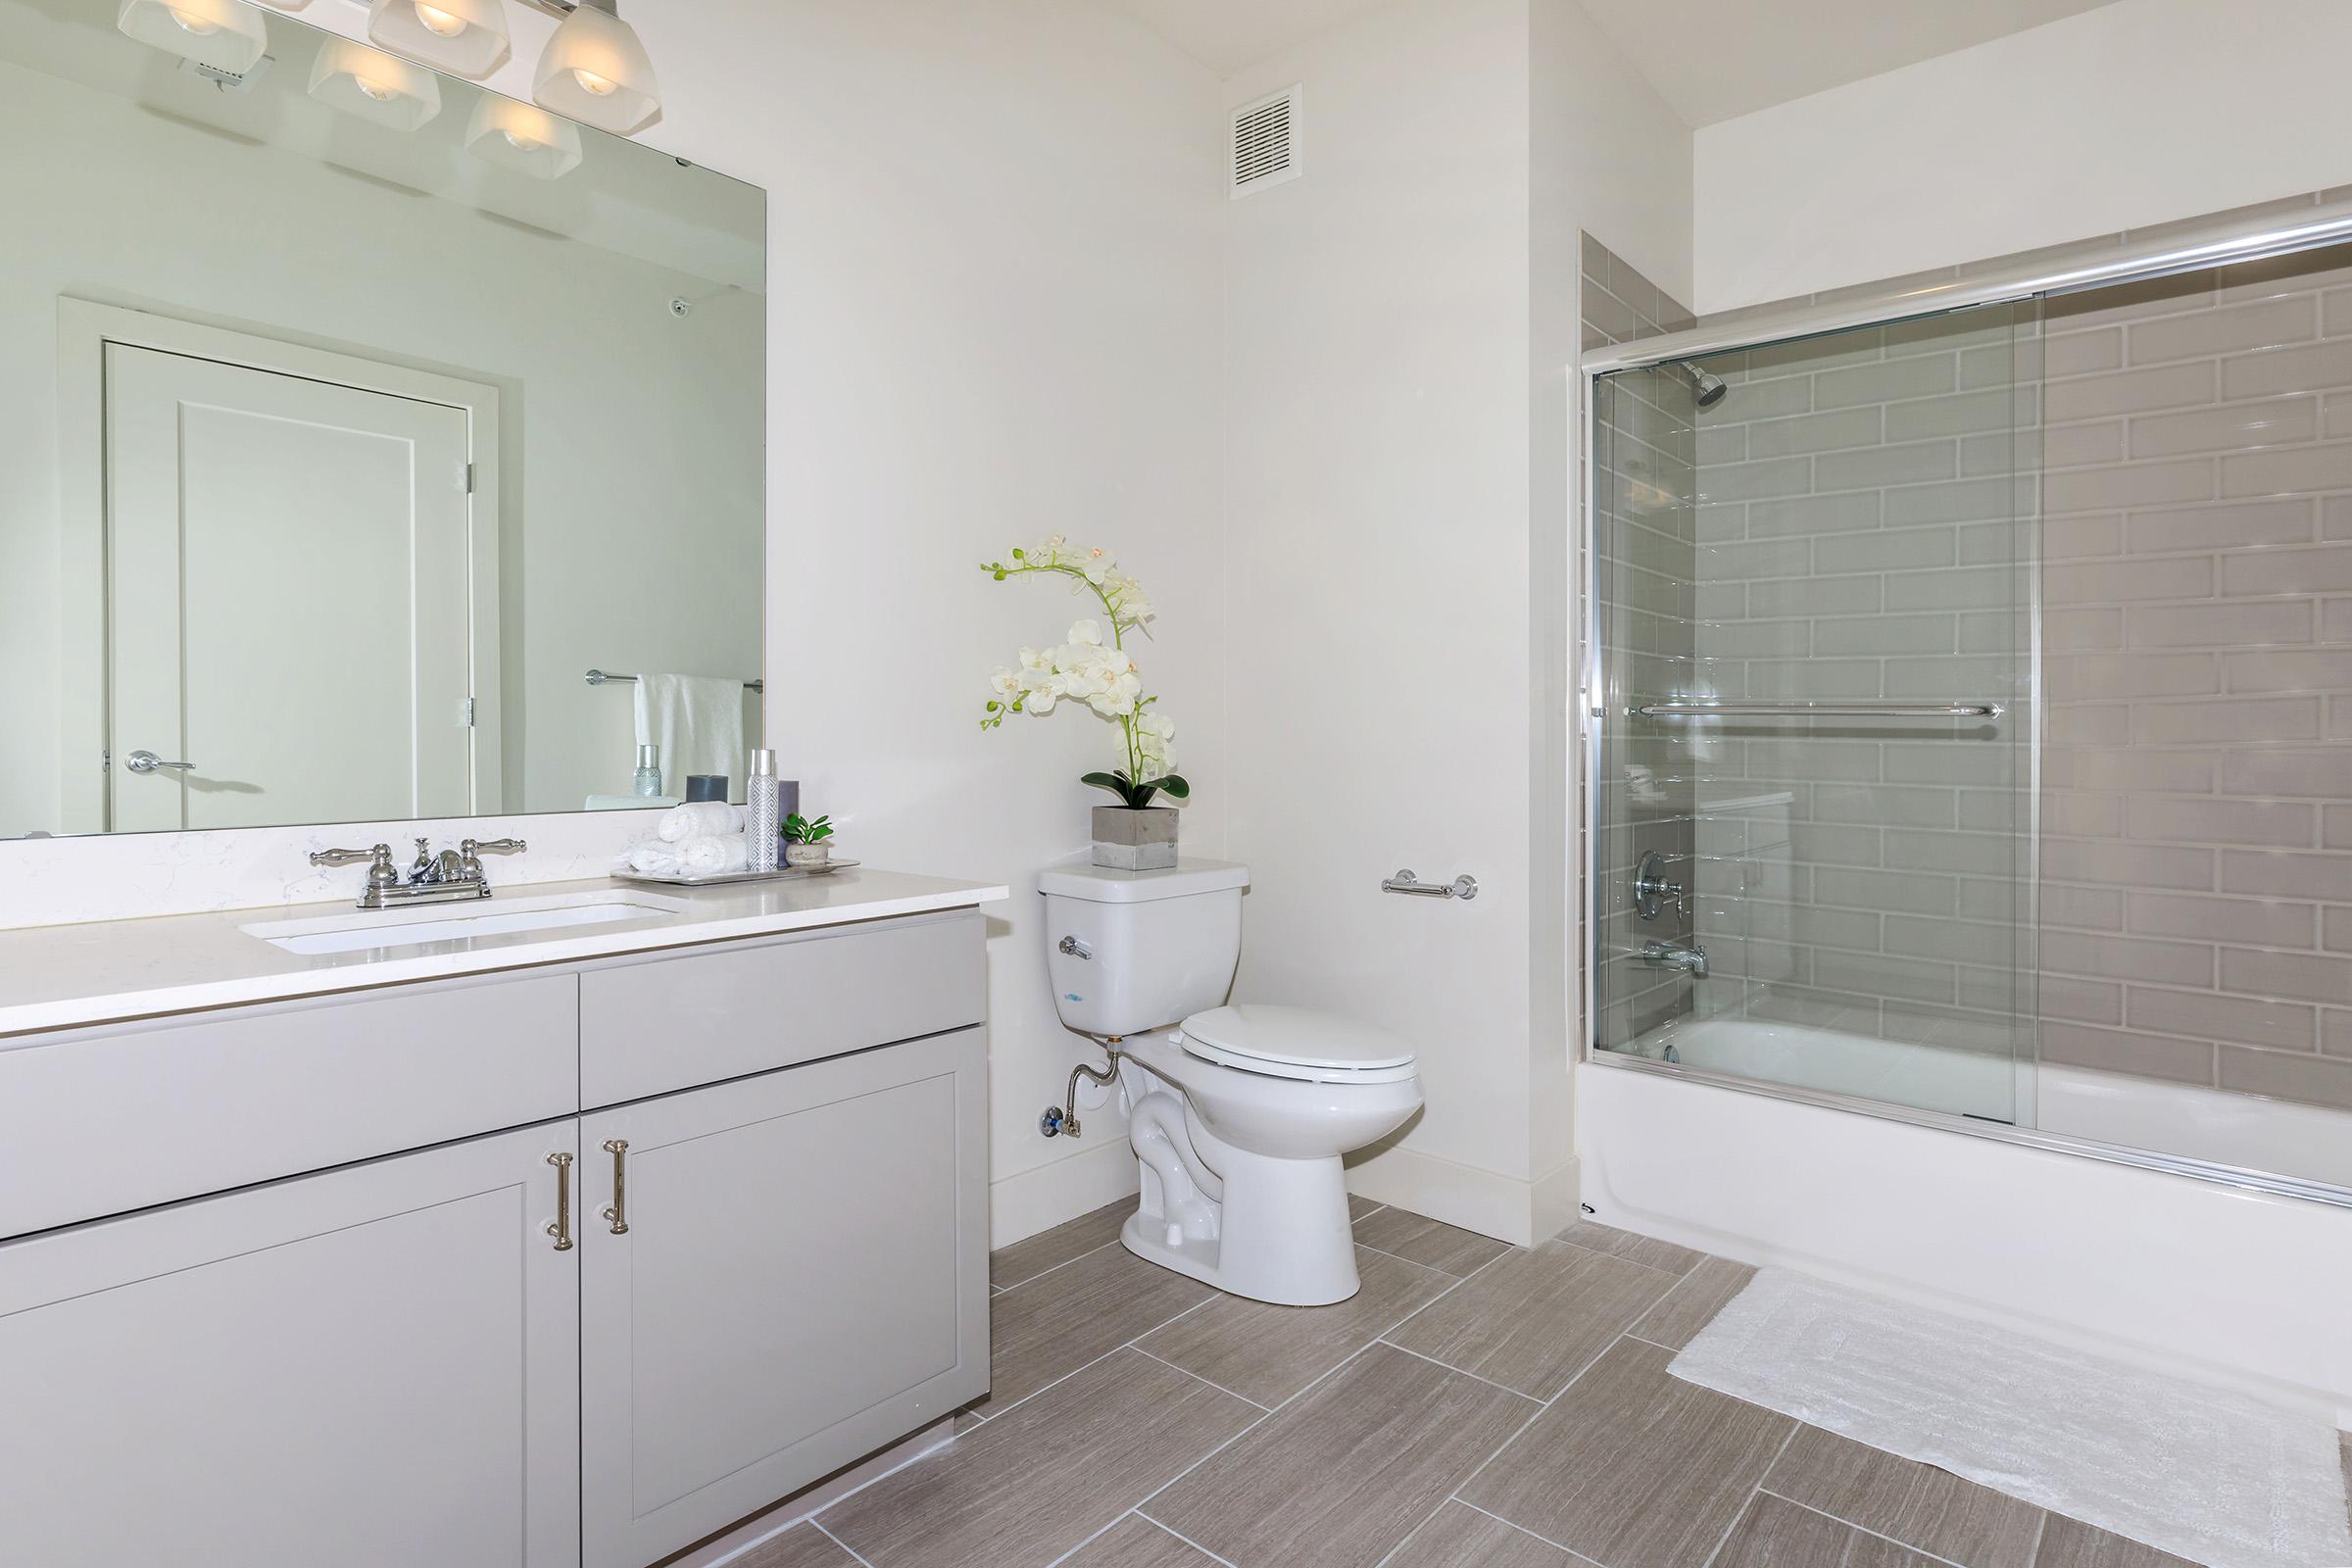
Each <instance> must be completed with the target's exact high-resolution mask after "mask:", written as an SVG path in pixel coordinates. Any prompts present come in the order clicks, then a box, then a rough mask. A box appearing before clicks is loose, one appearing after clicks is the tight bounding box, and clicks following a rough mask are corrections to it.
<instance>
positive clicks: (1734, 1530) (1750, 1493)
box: [1702, 1416, 1845, 1568]
mask: <svg viewBox="0 0 2352 1568" xmlns="http://www.w3.org/2000/svg"><path fill="white" fill-rule="evenodd" d="M1804 1429H1805V1424H1804V1423H1803V1422H1802V1421H1799V1420H1797V1419H1796V1418H1795V1417H1793V1416H1791V1417H1789V1430H1788V1432H1787V1433H1785V1434H1784V1435H1783V1436H1782V1438H1781V1446H1779V1447H1777V1448H1775V1449H1773V1450H1772V1457H1771V1458H1770V1459H1767V1460H1766V1461H1765V1462H1764V1468H1763V1469H1762V1470H1760V1471H1758V1472H1757V1473H1756V1484H1755V1485H1754V1486H1752V1487H1750V1488H1748V1489H1747V1495H1746V1496H1745V1497H1743V1498H1741V1499H1740V1506H1739V1507H1738V1508H1737V1509H1735V1510H1733V1513H1732V1522H1731V1523H1730V1524H1728V1525H1725V1526H1724V1527H1723V1534H1722V1535H1721V1536H1718V1537H1717V1538H1716V1540H1715V1549H1714V1550H1713V1551H1710V1552H1708V1553H1707V1556H1706V1562H1705V1564H1703V1565H1702V1568H1713V1565H1714V1562H1715V1559H1716V1558H1718V1557H1720V1556H1722V1555H1723V1548H1724V1547H1726V1546H1728V1545H1730V1544H1732V1537H1734V1536H1735V1535H1738V1534H1739V1533H1740V1520H1742V1519H1744V1518H1746V1517H1747V1510H1748V1509H1750V1508H1753V1507H1754V1506H1755V1505H1756V1499H1757V1498H1758V1497H1760V1496H1762V1495H1764V1483H1765V1482H1766V1481H1768V1480H1770V1479H1771V1477H1772V1472H1773V1471H1774V1470H1775V1469H1776V1468H1778V1467H1779V1465H1780V1462H1781V1457H1782V1456H1783V1455H1784V1454H1786V1453H1787V1452H1788V1451H1789V1445H1790V1444H1792V1443H1794V1442H1795V1441H1796V1435H1797V1434H1798V1433H1799V1432H1802V1431H1803V1430H1804ZM1774 1495H1776V1496H1778V1495H1779V1494H1777V1493H1776V1494H1774ZM1800 1506H1801V1504H1800ZM1815 1511H1816V1512H1819V1510H1818V1509H1816V1510H1815ZM1838 1523H1839V1524H1843V1523H1845V1521H1844V1520H1842V1519H1840V1520H1838ZM1844 1555H1845V1553H1844V1551H1843V1550H1840V1551H1839V1552H1838V1556H1839V1557H1840V1558H1842V1557H1844Z"/></svg>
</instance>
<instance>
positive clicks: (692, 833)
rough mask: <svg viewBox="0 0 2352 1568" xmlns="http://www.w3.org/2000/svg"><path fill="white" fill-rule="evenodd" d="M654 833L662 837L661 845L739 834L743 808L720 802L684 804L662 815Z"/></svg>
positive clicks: (691, 802) (689, 802)
mask: <svg viewBox="0 0 2352 1568" xmlns="http://www.w3.org/2000/svg"><path fill="white" fill-rule="evenodd" d="M654 831H655V832H657V833H659V834H661V835H662V843H664V844H682V843H684V842H685V841H686V840H688V839H714V838H723V837H724V836H726V835H727V834H729V833H741V832H742V831H743V808H742V807H740V806H729V805H728V804H727V803H726V802H724V801H688V802H687V803H686V804H685V805H684V806H673V807H671V808H670V809H668V810H666V811H664V812H662V821H661V825H660V826H658V827H656V828H655V829H654Z"/></svg>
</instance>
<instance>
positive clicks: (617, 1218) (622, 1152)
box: [605, 1138, 629, 1236]
mask: <svg viewBox="0 0 2352 1568" xmlns="http://www.w3.org/2000/svg"><path fill="white" fill-rule="evenodd" d="M605 1152H606V1153H608V1154H611V1155H612V1156H613V1205H612V1206H611V1207H610V1208H608V1209H606V1210H605V1218H607V1219H609V1220H611V1221H612V1222H613V1235H615V1236H626V1235H628V1234H629V1141H628V1140H627V1139H626V1138H608V1139H606V1140H605Z"/></svg>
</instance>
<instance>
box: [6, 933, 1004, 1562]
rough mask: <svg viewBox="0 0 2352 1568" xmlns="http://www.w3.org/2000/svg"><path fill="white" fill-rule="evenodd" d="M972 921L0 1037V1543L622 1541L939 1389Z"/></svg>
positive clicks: (968, 1235) (957, 1377) (840, 1443)
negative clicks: (172, 1107) (465, 1108)
mask: <svg viewBox="0 0 2352 1568" xmlns="http://www.w3.org/2000/svg"><path fill="white" fill-rule="evenodd" d="M984 929H985V927H984V924H983V921H982V919H981V917H980V915H979V914H978V912H977V911H976V910H972V909H968V908H967V909H961V910H954V911H948V912H939V913H924V914H916V915H910V916H907V917H904V918H897V919H881V920H869V921H862V922H857V923H854V924H845V925H841V926H835V927H829V928H823V929H818V930H812V931H809V932H805V933H792V934H789V935H778V936H769V937H759V938H752V939H748V940H741V941H729V942H718V943H710V944H701V945H695V946H692V947H689V948H686V949H684V950H683V951H682V952H679V953H677V954H676V955H674V956H660V955H648V954H624V955H619V956H614V957H613V958H611V959H592V960H586V961H583V962H577V963H571V964H556V965H547V966H543V967H536V968H529V969H524V970H521V971H518V972H515V973H513V974H511V975H508V976H504V977H480V978H475V979H470V980H467V981H464V982H459V983H451V984H446V985H425V986H415V987H394V988H389V989H376V990H370V991H367V992H362V993H358V994H355V995H354V996H352V997H351V998H350V999H349V1000H346V1001H340V1002H337V1001H328V1000H320V999H313V1000H312V1001H309V1002H306V1003H303V1004H300V1005H288V1004H277V1005H270V1006H259V1007H253V1008H245V1009H228V1010H223V1011H220V1012H215V1013H211V1014H206V1015H202V1016H201V1017H198V1018H187V1017H178V1018H164V1019H156V1020H150V1021H147V1022H143V1023H142V1022H126V1023H123V1024H122V1025H119V1026H110V1027H105V1028H97V1029H89V1030H82V1031H77V1032H74V1033H72V1034H65V1033H60V1034H58V1035H54V1036H48V1037H22V1036H21V1037H16V1038H15V1039H10V1040H0V1087H18V1088H27V1089H29V1088H33V1087H36V1086H37V1087H38V1088H39V1089H40V1090H41V1091H42V1093H41V1094H40V1096H39V1097H38V1101H37V1103H29V1104H28V1103H25V1102H24V1101H23V1100H16V1101H13V1102H12V1106H13V1108H12V1111H11V1116H13V1119H14V1121H15V1122H16V1123H18V1124H21V1125H22V1126H24V1127H26V1128H34V1127H37V1128H38V1130H39V1136H38V1138H37V1139H32V1140H28V1142H29V1143H30V1144H31V1145H32V1146H33V1147H32V1149H31V1150H29V1151H27V1152H24V1153H23V1155H22V1156H21V1157H18V1158H15V1159H0V1235H4V1234H8V1233H9V1232H8V1226H7V1222H8V1221H9V1220H10V1218H11V1217H12V1216H15V1217H17V1223H16V1224H15V1225H14V1231H15V1232H16V1233H17V1234H15V1237H14V1239H13V1240H4V1241H0V1563H5V1564H16V1563H25V1564H35V1563H37V1564H39V1565H41V1568H127V1565H130V1564H136V1563H151V1562H152V1563H167V1562H168V1563H172V1564H174V1565H184V1568H214V1565H219V1568H230V1565H232V1564H233V1565H235V1568H278V1565H286V1568H292V1565H295V1564H301V1563H310V1562H334V1563H336V1564H337V1565H338V1568H373V1565H380V1568H420V1565H424V1564H433V1565H441V1564H448V1565H452V1568H461V1565H462V1568H645V1565H647V1564H650V1563H653V1562H655V1561H658V1560H659V1559H661V1558H662V1557H664V1556H667V1555H669V1554H670V1553H673V1552H675V1551H677V1550H678V1549H680V1548H681V1547H684V1546H686V1545H689V1544H692V1543H693V1542H695V1541H697V1540H699V1539H701V1538H703V1537H704V1536H707V1535H709V1534H711V1533H712V1532H714V1531H717V1530H720V1529H723V1528H725V1527H726V1526H728V1525H730V1524H732V1523H733V1522H735V1521H736V1520H738V1519H741V1518H743V1517H744V1516H746V1515H749V1514H752V1513H755V1512H758V1511H759V1510H760V1509H762V1508H765V1507H766V1506H768V1505H769V1504H770V1503H773V1502H775V1501H777V1500H779V1499H781V1498H783V1497H785V1496H787V1495H790V1494H792V1493H793V1492H795V1491H797V1490H799V1489H800V1488H802V1487H804V1486H806V1485H808V1484H809V1483H810V1482H813V1481H816V1480H818V1479H821V1478H822V1477H823V1476H825V1475H827V1474H829V1473H831V1472H832V1471H834V1470H836V1469H839V1468H840V1467H842V1466H843V1465H845V1464H848V1463H850V1462H852V1461H854V1460H857V1459H858V1458H860V1457H862V1456H864V1455H865V1454H867V1453H870V1452H872V1451H874V1450H875V1449H877V1448H881V1447H886V1446H889V1445H890V1444H892V1443H894V1442H896V1441H897V1440H899V1439H901V1438H903V1437H906V1436H907V1435H908V1434H910V1433H912V1432H914V1431H917V1430H919V1429H921V1428H922V1427H924V1426H927V1425H930V1424H931V1423H933V1422H935V1421H937V1420H939V1419H941V1418H942V1417H944V1416H946V1415H948V1414H949V1413H951V1412H952V1411H954V1410H955V1409H956V1407H958V1406H959V1405H962V1404H964V1403H967V1402H969V1401H970V1400H972V1399H974V1398H976V1397H979V1396H980V1395H981V1394H983V1393H984V1392H986V1390H987V1387H988V1299H987V1297H988V1284H987V1247H988V1242H987V1217H986V1215H987V1148H986V1144H987V1115H986V1103H987V1076H986V1075H987V1036H986V1030H985V1028H984V1027H983V1022H984V1018H985V1006H984V999H985V987H984V978H983V966H982V961H981V955H982V941H983V932H984ZM861 998H872V999H873V1000H872V1001H871V1003H870V1005H860V999H861ZM412 1022H414V1023H416V1024H417V1025H418V1026H419V1027H418V1028H417V1030H416V1031H415V1033H414V1035H413V1037H412V1035H411V1032H410V1031H409V1030H408V1029H407V1027H406V1026H407V1025H409V1024H411V1023H412ZM616 1025H625V1027H616ZM716 1031H723V1040H721V1039H720V1036H719V1035H718V1034H716V1033H714V1032H716ZM412 1038H413V1041H414V1052H413V1054H406V1055H404V1052H406V1051H407V1049H408V1048H407V1046H406V1044H404V1043H405V1042H408V1041H410V1040H411V1039H412ZM558 1038H561V1039H562V1040H563V1041H564V1043H565V1044H564V1049H562V1050H561V1051H551V1049H550V1045H551V1041H553V1040H556V1039H558ZM714 1042H717V1043H716V1044H714ZM306 1053H307V1054H306ZM468 1054H471V1056H472V1057H473V1058H474V1060H473V1061H472V1062H471V1064H470V1065H468V1064H467V1063H466V1057H467V1055H468ZM584 1059H585V1060H586V1061H590V1062H594V1063H597V1066H596V1069H595V1074H596V1076H598V1077H599V1079H600V1080H601V1081H602V1082H604V1083H606V1084H609V1085H615V1086H617V1085H623V1084H626V1085H629V1086H632V1087H633V1088H635V1089H637V1090H638V1091H639V1093H638V1094H637V1095H636V1096H634V1097H632V1098H629V1099H627V1100H623V1101H620V1102H618V1103H603V1102H600V1101H598V1100H597V1099H595V1098H593V1097H592V1096H591V1095H590V1094H589V1093H588V1092H587V1091H586V1090H585V1089H584V1088H583V1082H584V1080H585V1078H586V1077H587V1076H588V1075H587V1074H584V1073H583V1072H582V1065H583V1060H584ZM338 1063H340V1066H338V1065H337V1064H338ZM141 1066H146V1067H150V1068H152V1069H153V1070H154V1071H155V1073H156V1074H157V1075H158V1076H159V1077H160V1078H162V1079H164V1080H165V1081H166V1085H165V1086H158V1085H153V1084H139V1085H137V1087H135V1088H134V1089H131V1090H129V1091H127V1092H126V1093H125V1094H124V1095H123V1097H122V1099H121V1100H120V1101H118V1102H115V1103H113V1105H112V1114H111V1117H110V1103H109V1101H108V1098H107V1096H106V1095H105V1094H104V1093H103V1089H104V1086H105V1084H106V1083H108V1082H109V1081H120V1080H121V1079H122V1078H123V1074H124V1073H125V1069H126V1067H128V1068H138V1067H141ZM404 1066H414V1067H415V1068H416V1070H417V1072H418V1073H422V1074H427V1075H429V1080H428V1081H427V1082H424V1083H418V1082H414V1081H408V1080H407V1078H406V1075H405V1074H404V1070H403V1069H404ZM346 1079H348V1081H345V1080H346ZM167 1087H168V1093H167ZM428 1091H429V1092H428ZM469 1093H470V1094H471V1095H472V1096H473V1099H472V1101H471V1103H473V1104H474V1105H475V1106H476V1107H477V1112H478V1116H479V1118H480V1119H479V1120H478V1121H477V1122H476V1123H475V1124H474V1125H473V1126H471V1127H468V1128H466V1129H465V1131H466V1133H467V1134H468V1136H462V1137H457V1138H454V1139H448V1138H447V1137H446V1135H447V1134H448V1133H449V1131H450V1130H451V1128H452V1127H453V1126H455V1125H458V1124H460V1123H462V1122H463V1120H464V1117H463V1115H462V1114H457V1116H456V1120H455V1121H453V1119H452V1118H453V1109H452V1107H453V1105H456V1104H460V1103H465V1102H466V1096H467V1095H468V1094H469ZM167 1099H169V1100H171V1101H172V1103H175V1104H176V1106H177V1121H176V1123H175V1124H174V1125H172V1126H170V1127H167V1126H166V1118H165V1117H164V1113H163V1112H164V1102H165V1100H167ZM550 1105H553V1106H557V1107H559V1108H560V1112H561V1113H560V1114H557V1115H555V1116H553V1117H550V1116H548V1114H547V1112H546V1110H545V1109H544V1108H541V1109H539V1110H538V1111H537V1112H536V1113H535V1114H532V1115H530V1116H529V1117H528V1118H527V1119H528V1124H527V1125H522V1126H519V1127H515V1126H514V1125H513V1124H514V1123H515V1120H516V1119H517V1118H515V1116H514V1114H513V1112H514V1110H515V1108H516V1107H522V1106H535V1107H546V1106H550ZM125 1107H127V1109H125ZM9 1119H10V1118H9V1117H0V1124H5V1123H6V1122H7V1121H8V1120H9ZM110 1121H111V1125H110ZM208 1127H212V1128H225V1129H228V1130H230V1131H231V1132H232V1133H233V1134H234V1137H233V1139H231V1140H230V1142H231V1144H232V1146H233V1147H232V1148H230V1149H229V1150H228V1151H226V1152H223V1151H221V1150H220V1149H217V1148H214V1147H211V1146H210V1145H209V1144H208V1140H207V1139H206V1137H205V1136H204V1130H205V1129H206V1128H208ZM402 1128H409V1129H414V1131H412V1133H411V1134H410V1136H412V1137H416V1136H417V1133H421V1134H422V1135H423V1136H422V1138H421V1139H419V1140H418V1141H419V1142H429V1145H430V1146H429V1147H424V1148H413V1149H412V1150H411V1151H410V1152H385V1150H384V1144H385V1141H386V1140H387V1139H388V1138H394V1137H397V1136H399V1130H400V1129H402ZM501 1128H506V1129H508V1130H499V1129H501ZM125 1129H127V1130H128V1131H130V1132H132V1133H134V1134H135V1133H138V1132H139V1131H140V1129H151V1130H154V1139H153V1147H147V1148H126V1147H123V1145H124V1140H123V1138H122V1137H121V1136H119V1134H120V1132H121V1131H122V1130H125ZM445 1140H446V1141H445ZM110 1155H111V1156H113V1157H117V1158H119V1159H120V1160H121V1161H122V1163H123V1166H124V1168H125V1169H126V1170H128V1171H130V1172H132V1173H133V1174H132V1176H131V1177H129V1178H127V1179H126V1178H125V1177H124V1176H123V1174H122V1173H121V1172H118V1171H115V1170H114V1169H113V1167H112V1166H111V1164H110ZM36 1156H37V1157H36ZM174 1184H176V1185H174ZM125 1196H128V1197H130V1198H131V1199H132V1200H133V1201H139V1202H141V1203H142V1204H143V1205H144V1206H140V1207H138V1208H136V1209H132V1210H129V1211H127V1212H125V1211H123V1210H124V1208H125V1207H126V1206H127V1205H126V1204H125V1203H123V1198H124V1197H125ZM110 1201H111V1202H113V1203H114V1204H115V1207H114V1208H112V1209H108V1210H106V1211H105V1213H106V1216H107V1217H97V1218H79V1217H78V1216H82V1215H88V1214H90V1213H92V1212H93V1206H94V1205H98V1204H102V1203H106V1202H110ZM56 1214H71V1215H74V1216H77V1218H76V1219H75V1221H74V1222H71V1223H66V1224H62V1225H54V1226H51V1227H48V1228H43V1229H38V1230H34V1229H32V1227H30V1226H29V1225H27V1224H25V1223H24V1222H23V1218H22V1217H23V1216H49V1215H56Z"/></svg>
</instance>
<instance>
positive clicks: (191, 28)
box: [172, 8, 613, 92]
mask: <svg viewBox="0 0 2352 1568" xmlns="http://www.w3.org/2000/svg"><path fill="white" fill-rule="evenodd" d="M172 21H173V22H176V23H178V24H179V25H180V30H181V31H183V32H192V33H194V34H195V35H196V36H197V37H199V38H201V37H203V36H205V35H206V34H207V33H213V32H219V31H220V30H221V24H219V23H218V22H215V21H213V20H212V19H211V18H210V17H200V16H197V15H196V14H195V13H194V12H190V11H181V10H178V9H176V8H172ZM582 85H583V86H585V85H586V83H584V82H583V83H582ZM590 90H591V91H594V90H595V89H593V88H591V89H590ZM612 90H613V88H612V86H611V84H609V83H608V84H607V85H606V87H605V91H607V92H611V91H612Z"/></svg>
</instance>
